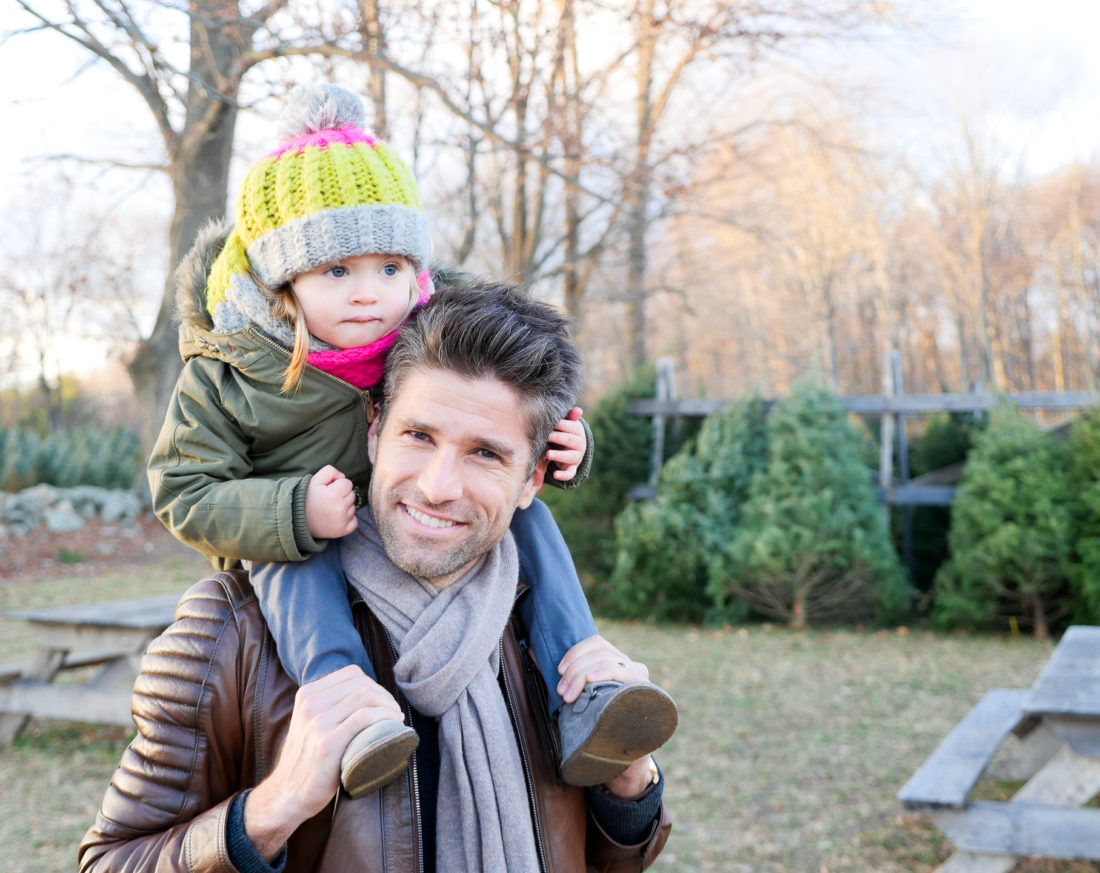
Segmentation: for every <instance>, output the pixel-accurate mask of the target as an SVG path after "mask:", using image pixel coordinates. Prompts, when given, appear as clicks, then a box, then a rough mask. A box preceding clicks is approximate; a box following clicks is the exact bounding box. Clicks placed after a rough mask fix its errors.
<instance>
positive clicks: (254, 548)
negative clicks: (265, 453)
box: [148, 358, 324, 561]
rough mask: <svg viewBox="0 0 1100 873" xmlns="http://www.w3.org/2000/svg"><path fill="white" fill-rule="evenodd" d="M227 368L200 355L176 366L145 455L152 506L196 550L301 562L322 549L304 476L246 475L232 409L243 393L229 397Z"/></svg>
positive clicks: (242, 436)
mask: <svg viewBox="0 0 1100 873" xmlns="http://www.w3.org/2000/svg"><path fill="white" fill-rule="evenodd" d="M227 368H229V365H228V364H226V363H224V362H220V361H214V360H210V359H206V358H193V359H191V360H190V361H188V362H187V364H186V366H185V367H184V370H183V373H182V374H181V375H180V378H179V381H178V382H177V383H176V388H175V391H174V392H173V394H172V399H171V401H170V402H169V405H168V412H167V414H166V416H165V420H164V426H163V427H162V428H161V431H160V435H159V436H158V437H157V440H156V443H155V445H154V446H153V451H152V455H151V456H150V458H149V471H148V472H149V489H150V493H151V495H152V500H153V511H154V512H155V513H156V515H157V518H159V519H160V520H161V521H162V522H163V523H164V525H165V527H167V528H168V529H169V530H170V531H171V532H172V533H173V534H174V535H175V536H176V537H177V538H178V539H179V540H181V541H182V542H184V543H186V544H187V545H189V546H191V547H192V548H194V549H196V550H198V551H199V552H201V553H203V554H204V555H210V556H212V557H221V558H230V559H237V560H247V561H301V560H303V559H304V558H306V557H308V556H309V555H311V554H313V553H315V552H319V551H320V550H321V549H322V548H324V542H323V541H318V540H315V539H314V538H313V537H312V536H311V535H310V533H309V527H308V525H307V524H306V513H305V491H306V485H308V483H309V476H308V475H295V476H285V477H279V478H271V477H261V476H256V475H253V473H254V471H253V466H252V463H251V461H250V460H249V455H248V452H249V444H250V440H249V437H248V434H247V433H246V432H245V430H244V428H242V426H241V424H240V420H241V417H242V416H241V414H238V413H239V412H243V413H245V414H247V408H246V407H247V400H246V399H244V398H243V397H234V396H231V391H230V388H231V387H232V382H231V381H230V380H229V379H228V378H227V377H226V376H225V374H224V372H222V371H224V370H226V369H227ZM219 386H221V387H219ZM227 395H229V396H227ZM237 407H241V409H240V410H238V409H237Z"/></svg>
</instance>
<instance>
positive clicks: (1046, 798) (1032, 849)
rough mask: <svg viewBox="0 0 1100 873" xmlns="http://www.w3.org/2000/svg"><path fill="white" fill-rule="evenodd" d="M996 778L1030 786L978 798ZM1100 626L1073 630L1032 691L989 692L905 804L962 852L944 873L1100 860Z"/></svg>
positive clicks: (931, 761) (921, 772) (926, 767)
mask: <svg viewBox="0 0 1100 873" xmlns="http://www.w3.org/2000/svg"><path fill="white" fill-rule="evenodd" d="M1009 736H1015V737H1016V738H1017V740H1018V742H1017V743H1015V744H1014V745H1015V748H1013V749H1012V750H1011V752H1010V753H1007V754H1005V755H1003V756H1002V758H1001V759H998V762H999V764H1000V771H999V772H996V773H994V772H993V771H990V775H996V776H1000V777H1001V778H1010V779H1016V780H1020V781H1023V782H1024V785H1023V787H1021V788H1020V790H1019V791H1017V792H1016V793H1015V794H1014V795H1013V797H1012V799H1011V800H1010V801H1007V802H992V801H971V800H970V794H971V791H972V790H973V788H974V786H975V785H976V784H977V782H978V780H979V779H980V778H981V777H982V775H983V774H984V773H986V772H987V770H989V767H990V763H991V761H993V758H994V755H995V753H996V752H997V751H998V749H1000V748H1001V747H1002V745H1003V744H1004V743H1005V741H1006V740H1007V739H1008V737H1009ZM1097 793H1100V627H1084V626H1075V627H1071V628H1069V629H1068V630H1067V631H1066V633H1065V634H1064V635H1063V637H1062V640H1061V642H1059V644H1058V646H1057V647H1056V648H1055V650H1054V653H1053V654H1052V655H1051V658H1050V660H1049V661H1048V662H1047V664H1046V665H1045V666H1044V667H1043V670H1042V672H1040V674H1039V676H1038V678H1037V679H1036V680H1035V683H1034V684H1033V685H1032V687H1031V688H1030V689H1028V690H1020V689H1006V688H997V689H993V690H992V691H989V692H988V693H986V695H985V696H984V697H983V698H982V699H981V700H980V701H979V702H978V704H977V705H976V706H975V707H974V708H973V709H972V710H970V712H969V713H968V714H967V715H966V716H965V717H964V718H963V720H962V721H961V722H959V724H958V725H956V727H955V728H954V729H953V730H952V731H951V733H949V734H948V735H947V737H946V738H944V740H943V742H941V743H940V745H939V747H938V748H937V749H936V750H935V751H934V752H933V753H932V755H931V756H930V757H929V758H928V760H926V761H925V762H924V764H922V765H921V767H920V768H919V769H918V770H917V772H916V773H914V774H913V776H912V777H911V778H910V779H909V781H908V782H907V783H906V784H905V786H904V787H903V788H902V789H901V791H900V792H898V799H899V800H900V801H901V803H902V805H903V806H904V807H905V808H906V809H910V810H918V811H922V812H926V813H928V815H929V816H930V817H931V819H932V821H933V822H934V823H935V824H936V826H937V827H939V828H940V830H942V831H943V832H944V833H945V834H946V835H947V836H948V837H949V838H950V839H951V840H952V842H953V843H954V844H955V846H956V847H957V851H956V852H955V853H954V854H953V855H952V856H951V857H950V858H948V859H947V861H945V862H944V863H943V864H942V865H941V866H940V867H939V868H937V869H938V873H1008V871H1010V870H1011V869H1012V868H1013V867H1015V866H1016V863H1017V861H1018V860H1019V858H1021V857H1029V856H1044V857H1051V858H1068V859H1088V860H1100V809H1098V808H1093V807H1089V808H1083V805H1084V804H1086V803H1088V802H1089V801H1090V800H1091V799H1092V798H1093V797H1095V796H1096V795H1097Z"/></svg>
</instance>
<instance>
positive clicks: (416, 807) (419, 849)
mask: <svg viewBox="0 0 1100 873" xmlns="http://www.w3.org/2000/svg"><path fill="white" fill-rule="evenodd" d="M379 624H381V622H379ZM382 633H384V634H385V635H386V642H388V643H389V644H390V652H391V653H392V654H393V660H394V663H395V664H396V663H397V659H398V657H399V655H398V654H397V646H395V645H394V644H393V637H391V636H390V632H389V630H388V629H387V628H386V627H385V626H384V625H383V626H382ZM401 711H402V712H404V713H405V718H407V719H408V720H409V726H410V727H411V726H412V713H411V712H410V711H409V704H408V701H407V700H405V698H404V695H402V698H401ZM411 763H412V792H413V818H414V820H415V821H416V860H417V867H418V869H419V870H420V873H424V835H423V833H422V831H423V828H424V824H423V819H422V818H421V814H420V777H419V776H418V775H417V767H416V750H415V749H413V753H412V756H411Z"/></svg>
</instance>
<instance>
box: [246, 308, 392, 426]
mask: <svg viewBox="0 0 1100 873" xmlns="http://www.w3.org/2000/svg"><path fill="white" fill-rule="evenodd" d="M250 330H251V331H252V334H253V335H254V336H255V337H256V338H257V339H258V340H259V341H260V342H262V343H263V344H264V345H267V346H270V347H271V348H272V349H273V350H274V351H276V352H279V353H280V354H281V355H282V356H283V357H289V356H290V353H289V352H288V351H287V350H286V349H285V348H283V347H282V346H281V345H279V344H278V343H277V342H275V340H273V339H271V337H269V336H266V335H265V334H264V333H263V331H260V330H257V329H256V328H250ZM306 366H307V367H309V369H310V371H312V372H314V373H316V374H317V375H318V376H321V377H322V378H324V379H327V380H328V381H329V382H333V383H335V384H336V385H338V386H340V387H341V388H350V389H351V390H352V391H354V392H355V393H356V394H358V395H359V399H360V400H362V401H363V402H364V403H365V404H366V406H367V408H368V412H370V406H371V402H372V395H371V390H370V388H356V387H355V386H354V385H352V384H351V383H350V382H345V381H344V380H343V379H341V378H340V377H339V376H333V375H332V373H326V372H325V371H324V370H322V369H321V368H320V367H314V366H313V365H312V364H306ZM367 420H368V421H370V419H369V418H368V419H367Z"/></svg>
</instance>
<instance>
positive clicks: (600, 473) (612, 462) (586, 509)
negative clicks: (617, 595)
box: [539, 367, 656, 606]
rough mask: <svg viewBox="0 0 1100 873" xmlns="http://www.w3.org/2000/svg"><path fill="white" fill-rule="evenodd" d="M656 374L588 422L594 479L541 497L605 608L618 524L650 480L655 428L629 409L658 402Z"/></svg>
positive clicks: (648, 371) (639, 377)
mask: <svg viewBox="0 0 1100 873" xmlns="http://www.w3.org/2000/svg"><path fill="white" fill-rule="evenodd" d="M655 380H656V371H655V370H654V368H653V367H645V368H643V369H641V370H639V371H638V372H637V373H635V374H634V375H633V376H632V377H631V378H630V379H628V380H627V381H626V382H623V383H622V384H621V385H619V386H617V387H616V388H615V389H613V390H612V391H611V392H610V393H609V394H608V395H607V396H606V397H604V398H603V399H602V400H601V401H600V402H599V403H597V404H596V405H595V406H594V407H593V409H592V410H591V412H590V413H586V415H585V419H586V420H587V421H588V425H589V427H591V428H592V433H593V444H594V448H595V458H594V461H593V464H592V472H591V473H590V475H589V477H588V479H587V480H586V481H585V482H584V483H583V484H582V485H581V486H580V487H579V488H577V489H576V490H574V491H562V490H561V489H560V488H543V490H542V492H541V494H540V495H539V497H540V498H541V499H542V500H543V501H545V502H546V505H547V506H549V507H550V509H551V511H552V512H553V513H554V518H555V519H556V520H557V523H558V527H559V528H560V529H561V532H562V536H563V537H565V541H566V542H567V543H568V544H569V550H570V552H572V554H573V560H574V561H575V562H576V564H577V569H578V570H579V571H580V572H581V573H582V577H581V578H582V580H584V581H586V582H587V583H588V585H589V586H590V591H589V599H590V601H592V603H593V606H600V605H601V601H602V600H603V598H604V597H605V596H606V579H607V577H608V575H609V574H610V572H611V569H612V567H613V566H614V561H615V551H614V522H615V516H616V515H618V514H619V512H620V511H621V510H622V508H623V507H624V506H625V505H626V503H627V495H628V494H629V493H630V490H631V489H632V488H634V487H635V486H637V485H642V484H644V483H645V482H646V481H648V479H649V467H650V455H651V453H652V447H653V424H652V421H651V420H650V419H648V418H646V417H645V416H641V415H635V414H633V413H632V412H630V411H629V409H628V406H629V403H630V401H631V400H634V399H636V398H652V397H653V385H654V382H655Z"/></svg>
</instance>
